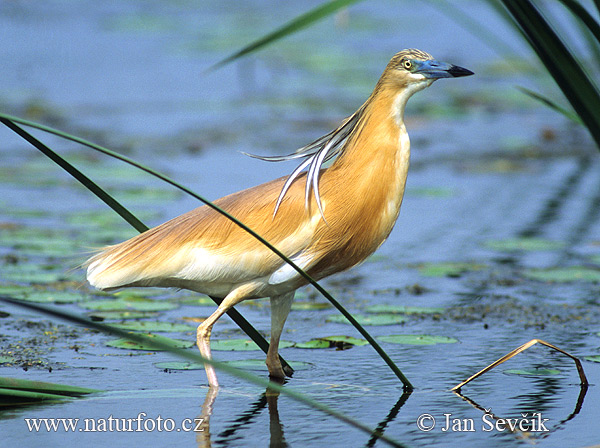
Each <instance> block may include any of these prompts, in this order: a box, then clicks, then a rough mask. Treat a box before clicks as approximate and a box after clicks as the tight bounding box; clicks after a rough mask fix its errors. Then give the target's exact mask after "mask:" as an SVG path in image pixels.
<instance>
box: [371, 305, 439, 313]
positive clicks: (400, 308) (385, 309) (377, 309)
mask: <svg viewBox="0 0 600 448" xmlns="http://www.w3.org/2000/svg"><path fill="white" fill-rule="evenodd" d="M444 311H445V309H444V308H436V307H426V306H404V305H371V306H368V307H366V308H365V312H367V313H371V314H439V313H443V312H444Z"/></svg>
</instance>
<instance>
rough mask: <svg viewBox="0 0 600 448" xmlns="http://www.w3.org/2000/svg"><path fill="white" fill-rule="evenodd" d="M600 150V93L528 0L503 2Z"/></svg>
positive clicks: (503, 0) (506, 0) (505, 0)
mask: <svg viewBox="0 0 600 448" xmlns="http://www.w3.org/2000/svg"><path fill="white" fill-rule="evenodd" d="M502 2H503V4H504V6H505V7H506V9H507V10H508V12H509V13H510V14H511V15H512V16H513V17H514V19H515V21H516V22H517V23H518V24H519V27H520V30H521V32H522V33H523V35H524V36H525V38H526V40H527V41H528V42H529V44H530V45H531V47H532V48H533V49H534V51H535V52H536V54H537V55H538V57H539V58H540V60H541V61H542V63H543V64H544V66H545V67H546V69H547V70H548V72H549V73H550V75H551V76H552V77H553V78H554V80H555V82H556V83H557V84H558V86H559V88H560V89H561V90H562V91H563V93H564V95H565V97H566V98H567V100H568V101H569V102H570V103H571V105H572V106H573V109H574V110H575V111H576V112H577V114H578V115H579V116H580V117H581V120H582V121H583V123H584V124H585V126H586V128H587V129H588V131H589V132H590V134H591V135H592V138H593V139H594V140H595V142H596V145H597V146H598V148H599V149H600V90H599V89H598V87H597V86H596V85H595V84H594V82H593V81H592V80H591V79H590V78H589V77H588V76H587V74H586V73H585V71H584V70H583V69H582V67H581V64H580V63H579V62H578V61H577V59H576V58H575V57H574V55H573V54H572V53H571V52H570V51H569V50H568V48H567V46H566V45H565V44H564V42H563V41H562V39H561V38H560V37H559V36H558V34H557V33H556V31H555V30H554V29H553V28H552V26H551V25H550V24H549V23H548V22H547V21H546V19H545V18H544V17H543V16H542V14H541V13H540V11H539V10H538V8H537V7H536V6H535V5H534V4H533V3H532V2H531V1H529V0H502Z"/></svg>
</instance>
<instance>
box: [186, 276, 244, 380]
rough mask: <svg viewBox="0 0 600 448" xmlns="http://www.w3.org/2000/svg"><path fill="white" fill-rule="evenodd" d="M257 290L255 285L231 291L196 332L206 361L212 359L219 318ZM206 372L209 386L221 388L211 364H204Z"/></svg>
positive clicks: (197, 340) (199, 347) (201, 352)
mask: <svg viewBox="0 0 600 448" xmlns="http://www.w3.org/2000/svg"><path fill="white" fill-rule="evenodd" d="M254 288H255V285H252V284H250V285H244V286H240V287H239V288H237V289H234V290H233V291H231V292H230V293H229V294H227V296H226V297H225V298H224V299H223V301H222V302H221V304H220V305H219V307H218V308H217V309H216V310H215V312H214V313H212V314H211V315H210V316H209V317H208V318H207V319H206V320H205V321H204V322H202V323H201V324H200V325H199V326H198V329H197V330H196V345H197V346H198V349H199V350H200V354H201V355H202V357H203V358H205V359H212V355H211V352H210V333H211V331H212V327H213V325H214V324H215V322H217V320H219V318H220V317H221V316H222V315H223V314H225V313H226V312H227V311H228V310H229V309H230V308H231V307H233V306H234V305H236V304H238V303H240V302H241V301H242V300H244V299H245V298H246V297H248V294H249V293H250V292H251V291H252V290H253V289H254ZM204 370H205V371H206V377H207V379H208V385H209V386H210V387H219V381H218V380H217V374H216V372H215V369H214V368H213V366H211V365H210V364H204Z"/></svg>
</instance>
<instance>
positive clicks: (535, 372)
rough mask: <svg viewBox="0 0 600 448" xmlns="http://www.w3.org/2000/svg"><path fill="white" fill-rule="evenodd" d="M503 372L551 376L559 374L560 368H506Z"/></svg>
mask: <svg viewBox="0 0 600 448" xmlns="http://www.w3.org/2000/svg"><path fill="white" fill-rule="evenodd" d="M504 373H506V374H509V375H526V376H553V375H559V374H560V370H556V369H508V370H504Z"/></svg>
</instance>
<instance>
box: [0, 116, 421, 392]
mask: <svg viewBox="0 0 600 448" xmlns="http://www.w3.org/2000/svg"><path fill="white" fill-rule="evenodd" d="M0 118H5V119H7V120H10V121H13V122H17V123H20V124H23V125H25V126H30V127H33V128H35V129H39V130H42V131H45V132H48V133H51V134H54V135H56V136H59V137H62V138H65V139H67V140H71V141H73V142H76V143H79V144H82V145H84V146H87V147H89V148H91V149H94V150H96V151H99V152H101V153H103V154H106V155H109V156H111V157H114V158H116V159H118V160H121V161H123V162H125V163H128V164H129V165H131V166H134V167H136V168H138V169H141V170H142V171H145V172H146V173H148V174H151V175H153V176H155V177H157V178H158V179H160V180H162V181H164V182H166V183H168V184H170V185H172V186H174V187H175V188H177V189H179V190H181V191H183V192H184V193H187V194H189V195H190V196H192V197H194V198H196V199H198V200H199V201H201V202H203V203H204V204H206V205H207V206H209V207H210V208H212V209H213V210H215V211H217V212H218V213H220V214H222V215H223V216H225V217H226V218H227V219H229V220H231V221H232V222H234V223H235V224H236V225H238V226H239V227H240V228H242V229H244V230H245V231H246V232H248V233H249V234H250V235H252V236H253V237H254V238H256V239H257V240H258V241H260V242H261V243H262V244H264V245H265V246H266V247H268V248H269V249H270V250H271V251H272V252H273V253H275V254H276V255H277V256H278V257H280V258H281V259H282V260H284V261H285V262H286V263H288V264H289V265H290V266H291V267H292V268H293V269H294V270H295V271H296V272H298V274H300V275H301V276H302V277H303V278H304V279H306V281H307V282H309V283H310V284H311V285H313V286H314V287H315V288H316V289H317V291H319V292H320V293H321V294H323V296H324V297H325V298H326V299H327V300H329V302H330V303H331V304H332V305H333V306H335V307H336V308H337V310H338V311H339V312H340V313H342V314H343V315H344V316H345V317H346V319H348V321H350V323H351V324H352V326H354V328H356V330H357V331H358V332H359V333H360V334H361V335H363V337H364V338H365V339H366V340H367V341H369V343H370V344H371V346H372V347H373V349H375V351H376V352H377V353H378V354H379V356H380V357H381V358H382V359H383V361H384V362H385V363H386V364H387V365H388V367H389V368H390V369H391V370H392V371H393V372H394V374H395V375H396V376H397V377H398V379H399V380H400V381H401V382H402V384H403V386H404V390H412V389H413V386H412V384H411V383H410V381H409V380H408V378H406V376H404V374H403V373H402V371H401V370H400V369H399V368H398V366H396V364H394V362H393V361H392V360H391V358H390V357H389V356H388V354H387V353H386V352H385V350H383V348H381V346H380V345H379V344H378V343H377V341H375V339H374V338H373V337H372V336H371V335H370V334H369V333H368V332H367V330H365V329H364V328H363V326H362V325H360V324H359V323H358V321H357V320H356V319H354V317H352V315H351V314H350V313H349V312H348V311H346V309H345V308H344V307H343V306H342V305H341V304H340V303H339V302H338V301H337V300H336V299H334V298H333V296H332V295H331V294H329V292H327V290H325V288H323V287H322V286H321V285H320V284H319V283H317V281H316V280H314V279H313V278H312V277H311V276H309V275H308V274H307V273H306V272H304V271H303V270H302V269H301V268H300V267H299V266H298V265H297V264H295V263H294V262H293V261H292V260H290V259H289V258H288V257H286V256H285V255H284V254H283V253H282V252H281V251H279V250H278V249H277V248H276V247H275V246H273V245H272V244H271V243H269V242H268V241H267V240H266V239H264V238H263V237H262V236H260V235H259V234H258V233H256V232H255V231H254V230H252V229H251V228H249V227H248V226H246V225H245V224H244V223H242V222H241V221H239V220H238V219H236V218H235V217H233V216H232V215H230V214H229V213H227V212H226V211H225V210H223V209H221V208H220V207H218V206H217V205H215V204H214V203H212V202H211V201H209V200H208V199H205V198H204V197H202V196H200V195H198V194H196V193H195V192H193V191H192V190H190V189H189V188H187V187H184V186H183V185H181V184H179V183H177V182H175V181H174V180H171V179H170V178H168V177H167V176H165V175H164V174H161V173H159V172H157V171H155V170H153V169H151V168H148V167H146V166H144V165H142V164H140V163H138V162H136V161H134V160H132V159H130V158H128V157H125V156H123V155H121V154H118V153H116V152H114V151H111V150H110V149H108V148H105V147H103V146H100V145H97V144H95V143H92V142H89V141H87V140H85V139H82V138H79V137H75V136H73V135H70V134H67V133H66V132H62V131H59V130H57V129H53V128H50V127H48V126H44V125H41V124H38V123H34V122H31V121H28V120H23V119H21V118H18V117H13V116H10V115H7V114H2V113H0ZM32 138H33V137H32ZM213 300H214V299H213ZM253 330H254V329H253ZM254 331H256V330H254ZM247 334H248V333H247ZM248 335H249V336H250V334H248ZM251 337H252V336H251ZM253 339H254V338H253ZM257 343H258V342H257ZM265 343H266V341H265ZM259 345H260V344H259ZM261 348H262V347H261Z"/></svg>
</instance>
